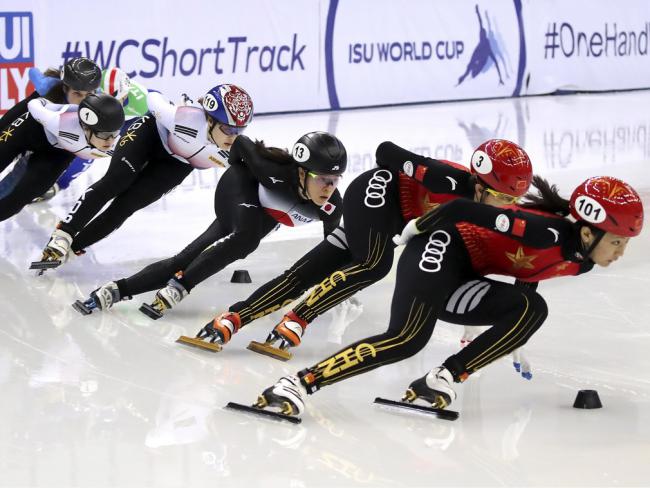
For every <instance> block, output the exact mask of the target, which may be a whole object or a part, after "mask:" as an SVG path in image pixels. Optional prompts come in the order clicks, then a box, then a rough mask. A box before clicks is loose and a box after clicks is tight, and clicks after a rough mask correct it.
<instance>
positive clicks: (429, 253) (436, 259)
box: [419, 230, 451, 273]
mask: <svg viewBox="0 0 650 488" xmlns="http://www.w3.org/2000/svg"><path fill="white" fill-rule="evenodd" d="M450 242H451V236H450V235H449V234H447V233H446V232H445V231H444V230H437V231H435V232H433V233H432V234H431V235H430V236H429V241H428V242H427V245H426V246H424V252H423V253H422V258H421V259H420V265H419V266H420V269H421V270H422V271H424V272H426V273H437V272H438V271H440V268H441V267H442V258H443V256H444V254H445V251H446V250H447V246H448V245H449V243H450Z"/></svg>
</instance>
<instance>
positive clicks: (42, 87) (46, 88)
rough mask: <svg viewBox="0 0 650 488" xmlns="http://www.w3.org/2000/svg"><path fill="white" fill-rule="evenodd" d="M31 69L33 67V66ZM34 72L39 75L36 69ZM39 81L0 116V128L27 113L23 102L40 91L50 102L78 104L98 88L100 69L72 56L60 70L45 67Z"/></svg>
mask: <svg viewBox="0 0 650 488" xmlns="http://www.w3.org/2000/svg"><path fill="white" fill-rule="evenodd" d="M32 69H33V70H36V68H32ZM38 73H39V74H41V73H40V71H38ZM30 75H31V72H30ZM30 80H31V76H30ZM39 80H42V83H39V84H38V86H37V89H36V90H34V92H33V93H31V94H30V95H29V96H28V97H26V98H24V99H23V100H21V101H20V102H18V103H17V104H16V105H14V106H13V107H11V108H10V109H9V110H8V111H7V112H6V113H5V114H4V115H3V116H2V118H0V128H1V129H4V128H5V127H6V126H8V125H10V124H11V123H12V122H13V121H14V120H16V118H18V116H20V115H22V114H24V113H25V112H27V104H28V103H29V102H30V101H32V100H34V99H36V98H40V97H41V94H44V95H42V96H43V98H45V99H46V100H47V101H49V102H52V103H58V104H61V105H63V104H67V103H69V104H72V105H79V104H80V103H81V101H82V100H83V99H84V98H86V97H87V96H88V95H89V94H91V93H95V91H96V90H97V88H99V85H100V83H101V81H102V70H101V69H100V68H99V66H97V65H96V64H95V63H94V62H93V61H91V60H90V59H88V58H72V59H70V60H69V61H68V62H67V63H65V65H64V66H63V67H62V68H61V69H52V68H49V69H47V70H45V72H44V73H42V76H39Z"/></svg>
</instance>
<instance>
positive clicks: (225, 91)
mask: <svg viewBox="0 0 650 488" xmlns="http://www.w3.org/2000/svg"><path fill="white" fill-rule="evenodd" d="M147 104H148V107H149V110H150V111H151V113H148V114H146V115H145V116H143V117H140V118H137V119H135V121H134V122H133V123H132V124H131V125H130V126H129V128H128V129H127V130H126V132H125V133H124V134H123V135H122V137H121V138H120V140H119V142H118V143H117V146H116V148H115V154H114V155H113V156H112V158H111V163H110V165H109V167H108V170H107V172H106V174H105V175H104V177H102V178H101V179H100V180H99V181H97V182H95V183H94V184H93V185H91V186H90V187H89V188H88V189H87V190H86V191H85V192H84V194H83V195H81V197H80V198H79V200H78V201H77V203H76V204H75V205H74V206H73V207H72V210H71V211H70V213H69V214H68V215H67V216H66V217H65V218H64V219H63V220H62V221H61V222H59V224H58V225H57V228H56V230H55V231H54V232H53V234H52V237H51V239H50V241H49V243H48V244H47V246H46V248H45V250H44V251H43V260H45V261H57V262H64V261H65V260H66V259H67V257H68V256H69V253H70V252H73V253H75V254H83V252H84V249H85V248H86V247H88V246H90V245H92V244H94V243H95V242H97V241H99V240H101V239H103V238H104V237H106V236H107V235H108V234H110V233H111V232H113V231H114V230H115V229H117V228H118V227H120V226H121V225H122V224H123V223H124V222H125V221H126V220H127V219H128V218H129V217H130V216H131V215H132V214H133V213H135V212H136V211H138V210H140V209H142V208H144V207H146V206H148V205H150V204H151V203H153V202H155V201H156V200H158V199H159V198H161V197H162V196H163V195H164V194H165V193H167V192H168V191H170V190H171V189H172V188H174V187H176V186H177V185H179V184H180V183H181V182H182V181H183V180H184V179H185V178H186V177H187V175H189V174H190V173H191V172H192V170H193V169H194V168H200V169H206V168H214V167H226V166H227V164H228V150H229V149H230V146H231V145H232V143H233V142H234V141H235V139H236V137H237V135H238V134H240V133H241V132H242V131H243V130H244V129H245V128H246V126H247V125H248V124H249V123H250V121H251V120H252V118H253V102H252V100H251V98H250V96H249V95H248V93H246V92H245V91H244V90H243V89H241V88H239V87H238V86H235V85H217V86H215V87H214V88H212V89H211V90H210V91H209V92H208V93H207V94H206V95H205V96H204V97H203V98H202V108H199V107H195V106H179V107H177V106H175V105H174V104H172V103H171V102H169V101H168V100H167V99H165V98H164V97H163V96H162V95H161V94H160V93H158V92H149V93H148V95H147ZM108 202H110V204H109V205H108V207H107V208H106V209H105V210H104V211H102V212H101V213H99V212H100V211H101V209H102V208H103V207H104V205H105V204H106V203H108Z"/></svg>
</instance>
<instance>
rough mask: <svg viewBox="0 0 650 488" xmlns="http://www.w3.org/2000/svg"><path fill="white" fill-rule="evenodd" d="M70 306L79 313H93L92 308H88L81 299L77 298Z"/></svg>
mask: <svg viewBox="0 0 650 488" xmlns="http://www.w3.org/2000/svg"><path fill="white" fill-rule="evenodd" d="M72 308H74V309H75V310H76V311H77V312H79V313H80V314H81V315H90V314H91V313H93V309H91V308H88V307H87V306H86V304H85V303H84V302H82V301H81V300H77V301H76V302H74V303H73V304H72Z"/></svg>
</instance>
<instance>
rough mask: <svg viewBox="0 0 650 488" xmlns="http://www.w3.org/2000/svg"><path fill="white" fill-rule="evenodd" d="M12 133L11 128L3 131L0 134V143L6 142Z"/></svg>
mask: <svg viewBox="0 0 650 488" xmlns="http://www.w3.org/2000/svg"><path fill="white" fill-rule="evenodd" d="M13 133H14V131H13V129H11V128H7V129H6V130H3V131H2V134H0V142H7V141H8V140H9V138H10V137H11V135H12V134H13Z"/></svg>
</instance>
